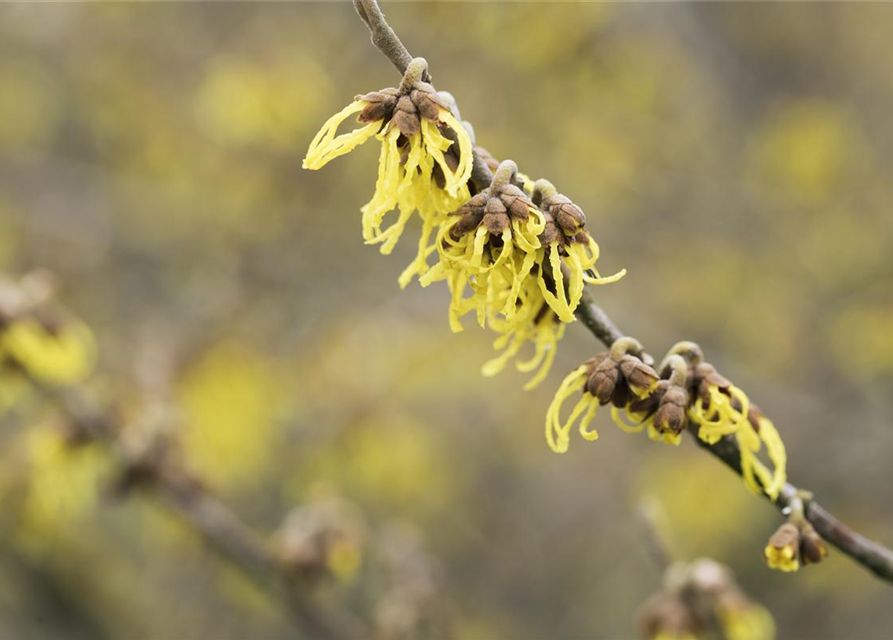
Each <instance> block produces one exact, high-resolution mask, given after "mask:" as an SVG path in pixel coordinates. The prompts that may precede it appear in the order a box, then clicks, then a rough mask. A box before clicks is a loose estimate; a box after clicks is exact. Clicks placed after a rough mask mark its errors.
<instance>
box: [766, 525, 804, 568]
mask: <svg viewBox="0 0 893 640" xmlns="http://www.w3.org/2000/svg"><path fill="white" fill-rule="evenodd" d="M799 548H800V531H799V530H798V529H797V527H796V526H794V525H793V524H791V523H789V522H786V523H785V524H783V525H781V526H780V527H779V528H778V531H776V532H775V533H774V534H773V535H772V537H771V538H769V543H768V544H767V545H766V548H765V549H763V557H764V558H765V559H766V564H767V565H769V568H770V569H778V570H779V571H786V572H790V571H797V570H798V569H799V568H800V552H799Z"/></svg>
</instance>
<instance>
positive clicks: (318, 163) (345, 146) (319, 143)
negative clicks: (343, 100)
mask: <svg viewBox="0 0 893 640" xmlns="http://www.w3.org/2000/svg"><path fill="white" fill-rule="evenodd" d="M367 104H368V103H367V102H366V101H365V100H355V101H354V102H352V103H350V104H349V105H347V106H346V107H344V108H343V109H342V110H341V111H339V112H338V113H336V114H335V115H333V116H332V117H331V118H329V119H328V120H326V123H325V124H324V125H323V126H322V129H320V130H319V133H317V134H316V136H315V137H314V138H313V141H312V142H311V143H310V148H309V149H308V150H307V156H306V157H305V158H304V162H303V167H304V168H305V169H313V170H316V169H320V168H322V167H323V166H324V165H325V164H327V163H328V162H329V161H330V160H333V159H335V158H337V157H338V156H341V155H344V154H345V153H349V152H350V151H353V150H354V149H355V148H356V147H358V146H359V145H361V144H363V143H364V142H366V140H368V139H369V138H371V137H372V136H374V135H375V134H376V133H377V132H378V130H379V129H380V128H381V121H376V122H370V123H369V124H367V125H365V126H363V127H360V128H359V129H354V130H353V131H350V132H348V133H342V134H341V135H340V136H337V137H335V133H336V132H337V131H338V127H339V126H340V125H341V123H342V122H344V121H345V120H347V118H348V116H350V115H351V114H354V113H357V112H359V111H362V110H363V109H364V108H365V107H366V105H367Z"/></svg>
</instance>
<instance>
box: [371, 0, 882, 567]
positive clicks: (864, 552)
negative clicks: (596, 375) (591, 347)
mask: <svg viewBox="0 0 893 640" xmlns="http://www.w3.org/2000/svg"><path fill="white" fill-rule="evenodd" d="M354 6H355V7H356V10H357V13H358V14H359V15H360V17H361V18H362V19H363V22H365V23H366V26H367V27H369V30H370V32H371V33H372V43H373V44H374V45H375V46H376V47H377V48H378V49H379V50H380V51H381V52H382V53H383V54H384V55H385V56H386V57H387V58H388V59H389V60H390V61H391V62H392V63H393V64H394V66H395V67H397V70H398V71H400V73H403V72H404V71H405V70H406V66H407V65H408V64H409V61H410V60H411V59H412V56H411V55H410V54H409V52H408V51H407V50H406V47H404V46H403V43H402V42H400V39H399V38H398V37H397V34H396V33H394V30H393V29H391V27H390V26H389V25H388V23H387V21H386V20H385V19H384V14H382V12H381V9H380V8H379V6H378V2H376V0H354ZM474 155H475V157H474V171H473V172H472V181H473V182H474V183H475V186H476V187H478V188H479V189H481V188H485V187H487V186H489V184H490V181H491V180H492V177H493V176H492V173H491V172H490V170H489V168H487V166H486V164H485V163H484V162H483V161H482V159H481V158H480V156H479V155H478V154H477V152H475V154H474ZM576 314H577V318H578V319H579V320H580V322H581V323H582V324H583V326H585V327H586V328H587V329H588V330H589V331H590V333H592V335H593V336H594V337H595V338H596V339H597V340H598V341H600V342H601V343H602V344H604V345H605V346H606V347H610V346H611V345H612V344H613V343H614V342H615V341H616V340H617V339H618V338H621V337H623V336H624V333H623V332H622V331H621V330H620V329H619V328H618V327H617V325H616V324H614V322H613V321H612V320H611V318H610V317H609V316H608V314H607V313H605V311H604V310H603V309H602V308H601V307H599V306H598V305H597V304H595V302H594V301H593V300H592V297H591V296H590V295H589V294H588V292H587V293H584V296H583V300H582V302H581V303H580V306H579V307H578V308H577V312H576ZM695 441H696V442H697V443H698V445H700V446H701V447H702V448H703V449H706V450H707V451H709V452H710V453H711V454H713V455H714V456H716V457H717V458H718V459H719V460H721V461H722V462H723V463H725V464H726V465H727V466H728V467H729V468H730V469H732V471H734V472H735V473H737V474H738V475H741V452H740V450H739V449H738V444H737V442H735V440H734V439H733V438H731V437H728V436H727V437H725V438H723V439H722V440H720V441H719V442H717V443H716V444H714V445H708V444H706V443H705V442H702V441H701V440H699V439H698V438H697V437H695ZM800 493H801V490H800V489H798V488H797V487H796V486H794V485H793V484H790V483H787V484H785V486H784V488H783V489H782V492H781V494H780V495H779V497H778V500H775V501H774V503H773V504H775V506H776V507H778V508H779V509H780V510H784V509H785V508H786V507H787V506H788V503H789V502H790V500H791V499H792V498H794V497H795V496H797V495H798V494H800ZM766 497H767V499H769V498H768V496H766ZM806 518H807V519H808V520H809V521H810V522H811V523H812V525H813V526H814V527H815V529H816V531H818V533H819V534H820V535H821V536H822V537H823V538H824V539H825V540H827V541H828V542H830V543H831V544H833V545H834V546H835V547H837V548H838V549H839V550H840V551H842V552H843V553H845V554H846V555H848V556H850V558H852V559H853V560H855V561H856V562H857V563H859V564H861V565H862V566H864V567H865V568H866V569H868V570H869V571H871V572H872V573H874V574H875V575H877V576H878V577H879V578H881V579H883V580H886V581H888V582H893V551H891V550H890V549H888V548H887V547H885V546H883V545H881V544H879V543H877V542H874V541H873V540H870V539H868V538H866V537H865V536H863V535H861V534H860V533H858V532H857V531H855V530H853V529H852V528H850V527H848V526H847V525H845V524H843V523H842V522H841V521H840V520H838V519H837V518H835V517H834V516H833V515H832V514H831V513H829V512H828V511H827V510H825V509H824V507H822V506H821V505H820V504H819V503H818V502H816V501H815V500H812V499H810V500H808V501H807V504H806Z"/></svg>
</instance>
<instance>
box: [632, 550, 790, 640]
mask: <svg viewBox="0 0 893 640" xmlns="http://www.w3.org/2000/svg"><path fill="white" fill-rule="evenodd" d="M640 626H641V630H642V635H643V636H644V637H645V638H647V639H648V640H657V639H659V638H660V639H663V638H680V639H681V638H687V639H693V640H702V639H703V640H707V639H709V638H716V637H722V638H728V640H772V638H774V637H775V624H774V622H773V620H772V616H771V615H770V614H769V612H768V611H767V610H766V609H765V608H764V607H762V606H761V605H759V604H757V603H755V602H754V601H753V600H752V599H750V598H749V597H748V596H747V595H746V594H745V593H744V592H743V591H742V590H741V588H740V587H739V586H738V584H737V583H736V582H735V579H734V576H733V575H732V572H731V571H730V570H729V568H728V567H726V566H724V565H722V564H720V563H718V562H716V561H714V560H710V559H706V558H702V559H699V560H695V561H694V562H690V563H684V562H677V563H674V564H672V565H670V566H669V568H668V569H667V571H666V573H665V575H664V588H663V589H662V590H661V591H660V592H658V593H657V594H655V595H654V596H652V597H651V598H650V599H649V600H648V601H647V602H646V603H645V604H644V605H643V606H642V609H641V611H640Z"/></svg>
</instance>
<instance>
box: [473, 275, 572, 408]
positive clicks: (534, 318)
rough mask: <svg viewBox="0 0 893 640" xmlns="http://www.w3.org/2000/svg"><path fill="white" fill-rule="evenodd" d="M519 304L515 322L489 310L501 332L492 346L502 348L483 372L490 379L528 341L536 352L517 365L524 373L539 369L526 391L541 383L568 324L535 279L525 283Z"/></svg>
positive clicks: (494, 326)
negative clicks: (545, 297)
mask: <svg viewBox="0 0 893 640" xmlns="http://www.w3.org/2000/svg"><path fill="white" fill-rule="evenodd" d="M518 306H519V312H518V313H517V314H516V315H515V317H514V319H513V320H512V321H509V320H506V319H505V317H503V316H501V315H499V314H497V313H495V312H493V311H492V310H491V311H490V314H489V318H488V320H487V323H488V324H489V325H490V328H491V329H493V330H494V331H495V332H496V333H498V334H500V335H499V337H498V338H497V339H496V340H495V341H494V342H493V348H494V349H497V350H501V351H502V353H500V354H499V355H498V356H496V357H495V358H493V359H492V360H489V361H487V362H486V363H485V364H484V366H483V367H482V369H481V373H482V374H483V375H484V376H486V377H488V378H489V377H492V376H495V375H496V374H497V373H499V372H500V371H502V370H503V369H504V368H505V366H506V364H507V363H508V361H509V360H511V359H512V358H514V357H515V356H517V355H518V353H519V352H520V351H521V349H523V348H524V346H525V345H526V344H527V343H531V344H532V345H533V347H534V353H533V355H532V356H531V357H530V358H529V359H527V360H520V361H518V362H517V363H516V364H515V366H516V368H517V369H518V371H521V372H522V373H529V372H531V371H534V370H536V374H535V375H534V377H533V378H531V379H530V380H529V381H528V382H527V384H525V385H524V389H525V390H530V389H533V388H534V387H536V386H537V385H539V384H540V383H541V382H542V381H543V380H544V379H545V377H546V376H547V375H548V373H549V370H550V369H551V368H552V363H553V362H554V360H555V353H556V352H557V350H558V341H559V340H561V338H562V337H563V336H564V330H565V327H566V326H567V325H566V324H565V323H563V322H561V321H560V320H559V319H558V317H557V316H556V315H555V312H554V311H552V310H551V309H550V308H549V305H548V304H546V301H545V299H544V298H543V296H542V292H541V291H540V289H539V287H538V286H537V284H536V283H535V282H534V281H533V280H532V279H528V282H527V284H525V285H524V287H523V289H522V293H521V295H520V296H519V305H518Z"/></svg>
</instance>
